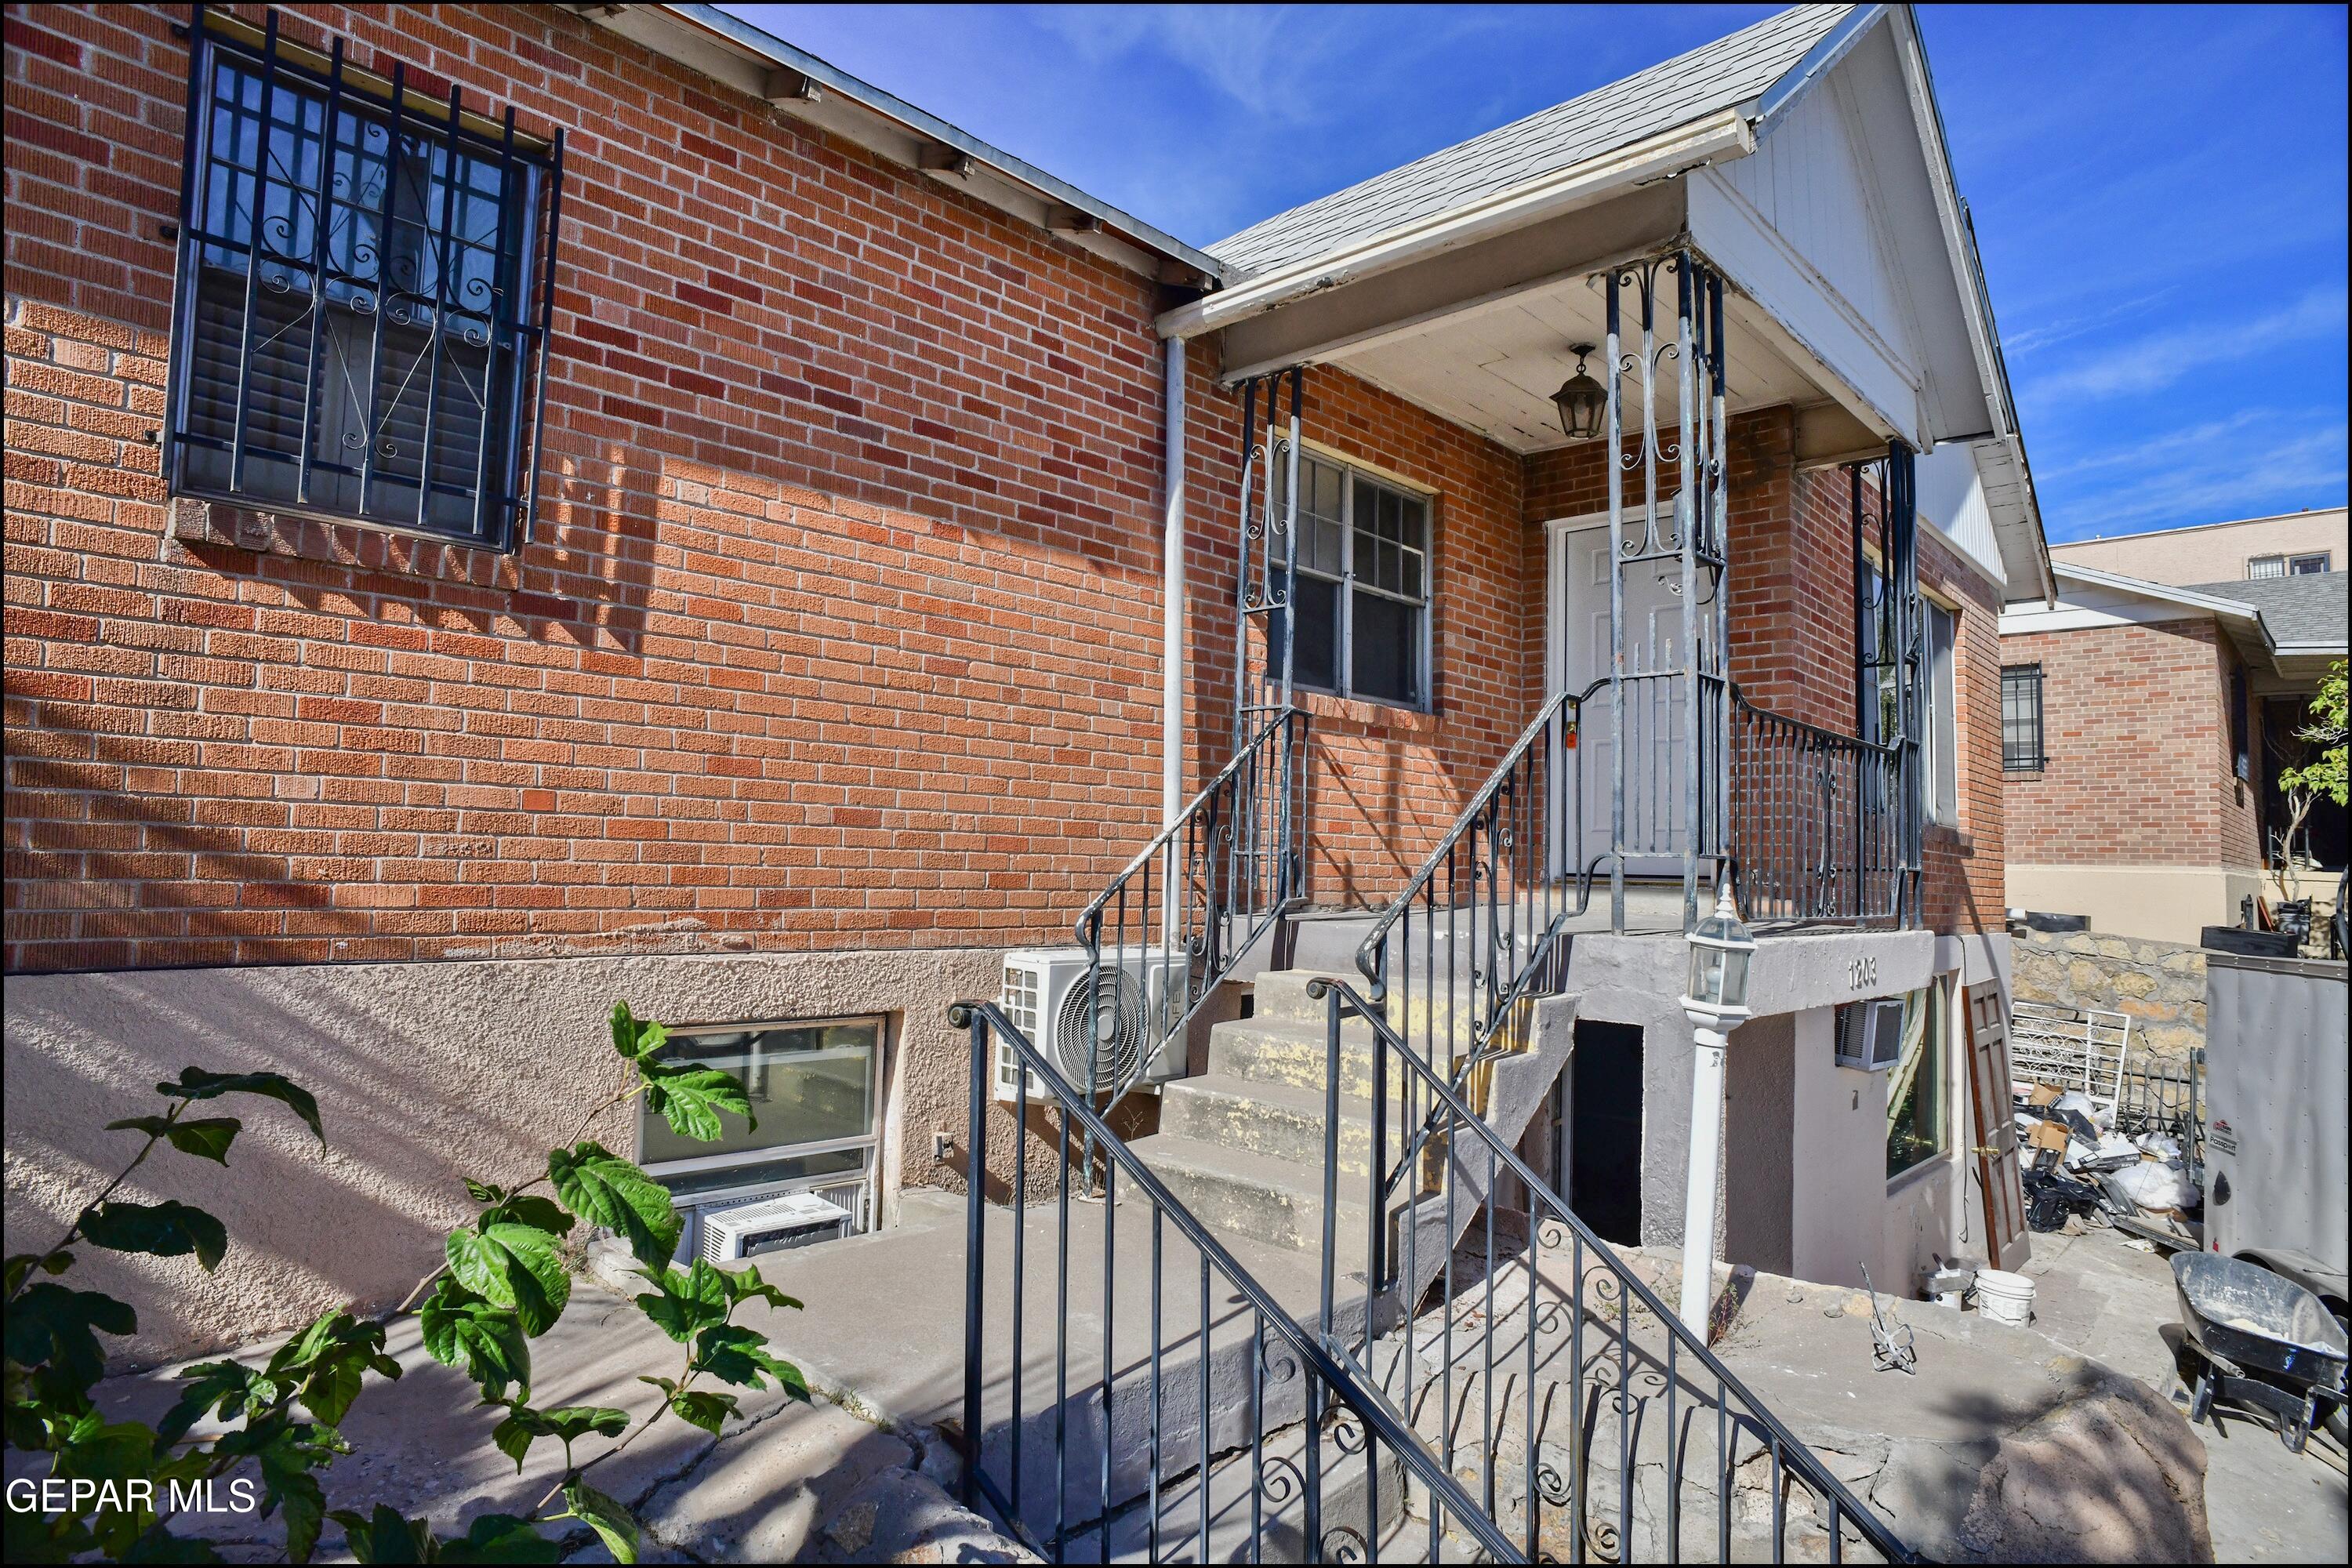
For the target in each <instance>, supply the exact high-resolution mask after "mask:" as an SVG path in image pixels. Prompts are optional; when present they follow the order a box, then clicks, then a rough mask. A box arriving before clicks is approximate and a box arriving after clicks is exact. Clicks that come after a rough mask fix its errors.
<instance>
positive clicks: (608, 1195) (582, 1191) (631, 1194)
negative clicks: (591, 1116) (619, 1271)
mask: <svg viewBox="0 0 2352 1568" xmlns="http://www.w3.org/2000/svg"><path fill="white" fill-rule="evenodd" d="M547 1173H548V1176H549V1178H550V1179H551V1180H552V1181H553V1182H554V1183H555V1195H556V1196H557V1197H560V1198H562V1200H563V1206H564V1207H566V1208H568V1209H570V1210H571V1211H572V1213H573V1214H576V1215H579V1216H580V1217H581V1218H582V1219H584V1220H586V1221H587V1222H588V1223H589V1224H591V1225H601V1226H605V1227H606V1228H608V1229H610V1230H613V1231H615V1232H617V1233H619V1234H620V1235H621V1236H622V1237H625V1239H626V1240H627V1242H628V1244H629V1250H630V1251H631V1252H633V1253H635V1255H636V1258H637V1261H638V1262H640V1263H642V1264H644V1265H645V1266H646V1268H661V1267H662V1266H664V1265H665V1264H667V1262H668V1261H669V1258H670V1255H671V1254H672V1253H674V1252H676V1251H677V1232H678V1225H679V1221H678V1217H677V1211H676V1210H675V1209H673V1208H672V1207H671V1206H670V1201H669V1193H668V1192H667V1189H665V1188H664V1187H663V1186H662V1185H661V1184H660V1183H658V1182H656V1181H655V1180H654V1179H653V1178H652V1177H651V1176H648V1175H646V1173H644V1172H643V1171H640V1170H638V1169H637V1168H636V1167H635V1165H632V1164H631V1163H629V1162H627V1161H626V1160H624V1159H622V1158H621V1157H620V1156H619V1155H618V1154H615V1153H614V1152H611V1151H610V1150H608V1149H606V1148H605V1147H604V1145H602V1144H600V1143H596V1142H591V1141H588V1140H583V1141H582V1142H579V1143H576V1144H574V1145H573V1146H572V1147H571V1148H569V1149H551V1150H549V1151H548V1153H547Z"/></svg>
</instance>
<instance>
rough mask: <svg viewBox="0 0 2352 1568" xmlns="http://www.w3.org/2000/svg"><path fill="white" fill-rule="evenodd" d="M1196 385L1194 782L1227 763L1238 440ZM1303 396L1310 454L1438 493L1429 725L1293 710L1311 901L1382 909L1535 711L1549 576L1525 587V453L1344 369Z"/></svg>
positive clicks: (1316, 703) (1361, 704)
mask: <svg viewBox="0 0 2352 1568" xmlns="http://www.w3.org/2000/svg"><path fill="white" fill-rule="evenodd" d="M1200 357H1201V356H1199V355H1197V354H1196V355H1195V356H1194V359H1195V363H1196V365H1197V362H1198V360H1199V358H1200ZM1192 387H1193V391H1192V395H1191V396H1190V398H1189V401H1188V409H1189V411H1190V413H1191V415H1192V417H1191V419H1190V422H1189V434H1188V437H1187V440H1188V442H1189V444H1190V445H1189V447H1188V452H1189V454H1190V455H1191V458H1192V462H1191V467H1192V476H1193V477H1192V485H1191V488H1190V489H1188V490H1187V493H1186V509H1187V517H1188V527H1189V529H1190V531H1191V535H1192V553H1191V555H1190V556H1189V557H1188V560H1189V562H1190V567H1189V570H1190V572H1191V582H1190V592H1189V595H1188V601H1189V605H1188V607H1189V612H1190V629H1191V653H1192V665H1191V669H1190V674H1191V677H1192V700H1193V703H1194V710H1195V712H1196V713H1198V714H1201V715H1203V716H1205V721H1204V722H1202V724H1201V725H1200V726H1199V728H1198V731H1197V733H1198V734H1199V736H1200V750H1199V751H1198V752H1196V762H1195V773H1194V775H1193V776H1194V781H1195V782H1196V783H1197V782H1198V781H1199V779H1201V778H1202V777H1203V776H1205V773H1206V771H1207V770H1209V769H1213V768H1214V767H1216V766H1218V765H1221V764H1222V763H1223V760H1224V757H1225V755H1226V754H1227V752H1228V746H1227V742H1226V736H1227V734H1228V732H1229V731H1228V730H1227V728H1226V726H1227V725H1228V724H1229V722H1230V715H1231V713H1232V702H1233V679H1234V678H1233V649H1234V593H1235V585H1234V573H1235V567H1236V563H1237V562H1238V560H1239V554H1238V548H1239V547H1238V529H1239V510H1238V505H1237V501H1236V499H1235V498H1236V496H1237V493H1238V489H1239V486H1240V482H1241V439H1242V432H1241V405H1240V402H1239V400H1238V398H1237V397H1236V396H1235V395H1234V394H1233V393H1230V392H1226V391H1223V390H1222V389H1219V388H1217V387H1216V386H1215V385H1214V384H1213V375H1211V374H1209V372H1208V370H1207V369H1206V368H1205V367H1203V368H1202V369H1200V370H1199V372H1198V373H1197V374H1196V376H1195V379H1194V381H1193V383H1192ZM1306 389H1307V397H1306V404H1305V407H1304V411H1303V415H1302V418H1301V430H1302V433H1303V434H1304V436H1305V437H1306V438H1307V439H1308V440H1311V441H1314V442H1317V443H1318V444H1320V445H1321V446H1322V447H1326V448H1328V449H1329V450H1330V451H1332V452H1336V453H1338V454H1339V455H1341V456H1342V457H1344V458H1353V459H1355V460H1356V461H1357V462H1359V463H1360V464H1363V465H1366V466H1368V467H1370V468H1377V469H1385V470H1387V471H1388V472H1390V473H1391V474H1394V475H1397V476H1399V477H1401V478H1402V479H1408V480H1411V481H1412V482H1413V483H1415V484H1418V485H1422V486H1424V487H1426V488H1428V489H1433V490H1434V491H1435V492H1436V494H1435V497H1434V499H1433V504H1432V514H1431V526H1432V529H1433V534H1434V540H1433V545H1434V555H1435V560H1434V563H1433V571H1432V576H1431V583H1432V589H1433V610H1432V615H1433V621H1432V626H1431V643H1432V651H1431V659H1432V664H1433V671H1434V680H1433V685H1432V693H1433V702H1432V704H1431V710H1430V711H1428V712H1425V713H1424V712H1414V711H1412V710H1406V709H1402V708H1398V707H1393V706H1391V705H1387V704H1383V703H1377V702H1369V701H1361V700H1342V699H1339V698H1335V697H1328V696H1323V695H1320V694H1314V693H1302V694H1301V695H1300V697H1299V702H1300V706H1302V707H1304V708H1305V709H1306V710H1307V713H1308V715H1309V720H1308V725H1309V729H1308V733H1309V736H1310V742H1309V745H1310V751H1311V754H1312V756H1313V767H1312V769H1311V771H1310V773H1309V775H1308V780H1307V790H1308V795H1309V800H1310V807H1311V810H1312V814H1313V822H1314V827H1315V838H1314V842H1313V843H1312V844H1311V845H1310V847H1309V866H1308V873H1307V874H1308V879H1309V887H1308V896H1309V898H1310V899H1311V900H1313V901H1314V902H1316V903H1318V904H1321V905H1327V906H1361V905H1366V904H1376V903H1379V904H1384V903H1386V902H1387V901H1388V900H1390V899H1391V898H1393V897H1395V896H1396V895H1397V894H1398V893H1400V892H1402V890H1403V889H1404V886H1405V884H1406V882H1407V881H1408V880H1409V879H1410V878H1411V876H1412V871H1413V870H1414V868H1416V867H1418V866H1419V864H1420V862H1421V860H1422V859H1423V857H1424V856H1425V855H1426V854H1427V852H1428V851H1429V849H1430V848H1431V847H1433V846H1434V845H1435V843H1436V841H1437V839H1438V838H1439V837H1442V836H1443V835H1444V831H1445V829H1446V828H1447V827H1448V826H1451V825H1452V824H1453V822H1454V817H1455V816H1456V815H1457V814H1458V813H1459V812H1460V810H1461V808H1462V807H1463V805H1465V804H1466V803H1467V802H1468V799H1469V797H1470V795H1472V794H1473V793H1475V791H1476V789H1477V787H1478V786H1479V785H1480V784H1483V783H1484V782H1485V781H1486V775H1487V773H1489V772H1490V771H1491V770H1492V769H1493V767H1494V765H1495V763H1496V762H1497V761H1498V760H1500V758H1501V756H1502V754H1503V752H1504V751H1505V750H1506V749H1507V748H1508V747H1509V745H1510V743H1511V742H1512V741H1513V740H1515V739H1517V735H1518V732H1519V731H1520V729H1521V728H1522V727H1523V726H1524V725H1525V724H1526V722H1527V721H1528V718H1529V717H1530V716H1531V715H1532V712H1533V705H1534V703H1535V702H1537V701H1538V700H1540V699H1541V696H1542V686H1543V674H1542V668H1541V666H1540V665H1539V664H1538V665H1536V666H1534V667H1533V668H1532V670H1531V669H1530V667H1529V664H1528V657H1529V655H1530V653H1532V652H1538V651H1539V648H1540V641H1539V639H1540V637H1541V626H1542V618H1543V576H1542V563H1541V560H1540V557H1539V555H1538V557H1537V558H1536V559H1535V561H1534V563H1533V567H1532V571H1533V576H1532V577H1530V576H1528V573H1529V571H1530V564H1529V556H1528V550H1527V544H1526V531H1525V529H1524V527H1523V525H1522V523H1521V521H1520V510H1521V509H1520V492H1519V485H1520V461H1519V458H1518V457H1517V454H1515V453H1513V452H1511V451H1509V450H1508V449H1507V448H1505V447H1500V446H1497V445H1496V444H1495V443H1494V442H1492V441H1488V440H1486V438H1485V437H1480V436H1478V435H1476V434H1475V433H1474V432H1472V431H1469V430H1465V429H1464V428H1462V427H1461V426H1457V425H1453V424H1450V423H1448V422H1447V421H1445V420H1443V419H1440V418H1438V417H1437V416H1434V415H1432V414H1429V413H1426V412H1424V411H1423V410H1422V409H1420V408H1417V407H1415V406H1413V405H1411V404H1409V403H1406V402H1404V401H1402V399H1400V398H1398V397H1396V396H1394V395H1391V394H1390V393H1387V392H1384V391H1382V390H1381V389H1380V388H1378V387H1374V386H1371V385H1370V384H1367V383H1364V382H1361V381H1359V380H1357V379H1356V378H1355V377H1353V376H1350V375H1349V374H1346V373H1345V372H1343V371H1339V370H1334V369H1329V368H1326V367H1321V366H1318V367H1315V368H1313V369H1310V370H1309V371H1307V378H1306ZM1286 396H1287V394H1286ZM1287 406H1288V405H1287V402H1286V403H1285V405H1284V408H1285V413H1286V411H1287ZM1204 467H1205V468H1206V470H1207V471H1206V472H1205V473H1204V472H1203V468H1204ZM1531 621H1532V625H1533V626H1534V627H1535V631H1534V633H1533V639H1531V637H1530V634H1529V630H1528V627H1529V625H1530V622H1531ZM1253 648H1254V650H1255V651H1254V652H1253V654H1252V656H1251V657H1252V660H1253V665H1254V667H1262V664H1263V658H1264V652H1263V647H1262V646H1261V645H1260V644H1259V642H1258V641H1257V639H1256V638H1255V637H1254V638H1253Z"/></svg>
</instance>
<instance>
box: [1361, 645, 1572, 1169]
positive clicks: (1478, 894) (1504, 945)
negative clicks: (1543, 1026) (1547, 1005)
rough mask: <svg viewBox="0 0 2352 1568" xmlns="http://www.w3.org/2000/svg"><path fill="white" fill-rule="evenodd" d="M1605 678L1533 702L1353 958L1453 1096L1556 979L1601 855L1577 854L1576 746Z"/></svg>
mask: <svg viewBox="0 0 2352 1568" xmlns="http://www.w3.org/2000/svg"><path fill="white" fill-rule="evenodd" d="M1606 684H1607V682H1606V681H1596V682H1594V683H1593V685H1592V686H1591V687H1588V688H1587V689H1585V690H1584V691H1582V692H1565V691H1564V692H1562V693H1560V694H1559V696H1557V697H1555V698H1553V699H1551V700H1549V702H1546V703H1545V704H1544V706H1543V708H1542V710H1540V711H1539V712H1538V713H1537V715H1536V717H1535V719H1534V720H1533V721H1531V722H1529V723H1528V727H1527V728H1526V729H1525V730H1523V731H1520V732H1519V738H1518V740H1517V742H1514V743H1513V745H1512V747H1511V749H1510V750H1509V751H1508V752H1505V753H1504V756H1503V760H1502V761H1501V762H1500V763H1496V766H1495V769H1494V771H1493V772H1492V773H1488V774H1487V776H1486V783H1485V784H1482V785H1480V786H1479V789H1478V793H1477V794H1476V795H1473V796H1472V797H1471V800H1470V804H1469V805H1468V806H1467V807H1466V808H1465V810H1464V811H1463V812H1462V814H1461V816H1458V817H1456V818H1455V819H1454V826H1452V827H1451V828H1449V829H1448V830H1447V832H1446V835H1445V837H1444V838H1443V839H1441V840H1439V841H1438V845H1437V847H1436V848H1435V849H1433V850H1432V851H1431V852H1430V854H1429V857H1428V858H1426V859H1425V860H1423V862H1422V865H1421V868H1420V869H1419V870H1417V871H1416V872H1414V874H1413V878H1412V881H1411V882H1410V883H1408V884H1407V885H1406V888H1405V890H1404V892H1403V893H1402V895H1401V896H1399V897H1398V898H1397V899H1396V900H1394V901H1393V902H1391V904H1390V905H1389V907H1388V908H1387V909H1386V910H1383V911H1382V912H1381V916H1380V918H1379V919H1378V920H1377V921H1374V922H1373V924H1372V928H1371V930H1370V931H1369V932H1367V933H1366V934H1365V936H1364V939H1363V942H1361V943H1360V945H1359V946H1358V948H1357V950H1356V968H1357V970H1358V971H1359V972H1360V973H1362V975H1363V976H1364V978H1365V980H1366V981H1367V982H1368V983H1369V994H1370V995H1371V997H1372V998H1373V1000H1374V1001H1375V1002H1377V1003H1379V1004H1381V1005H1382V1006H1384V1007H1385V1008H1386V1009H1387V1015H1386V1016H1387V1017H1388V1018H1389V1020H1390V1021H1391V1024H1392V1025H1393V1026H1394V1027H1396V1028H1397V1029H1398V1030H1399V1031H1401V1035H1402V1038H1404V1039H1406V1040H1407V1041H1409V1042H1410V1044H1409V1046H1408V1047H1407V1048H1409V1049H1411V1050H1412V1052H1413V1053H1414V1058H1415V1059H1416V1060H1417V1061H1419V1062H1421V1063H1423V1064H1424V1065H1425V1066H1427V1067H1429V1068H1432V1069H1433V1070H1434V1071H1435V1072H1436V1073H1437V1074H1438V1075H1439V1076H1440V1077H1442V1078H1444V1079H1445V1080H1446V1082H1447V1083H1448V1084H1449V1085H1451V1086H1452V1087H1453V1089H1454V1090H1455V1091H1456V1092H1457V1093H1458V1092H1461V1091H1462V1090H1463V1089H1465V1087H1466V1086H1467V1084H1468V1083H1469V1081H1470V1079H1471V1076H1472V1075H1473V1074H1474V1073H1475V1072H1476V1070H1477V1069H1478V1068H1479V1067H1480V1066H1482V1065H1483V1064H1485V1063H1486V1062H1488V1061H1491V1060H1492V1059H1494V1058H1496V1057H1497V1056H1499V1055H1502V1054H1505V1053H1507V1052H1509V1051H1511V1050H1515V1049H1517V1043H1518V1042H1517V1026H1518V1025H1519V1024H1520V1023H1521V1022H1523V1020H1524V1016H1525V1013H1526V1010H1527V1008H1528V1005H1530V1004H1531V1003H1532V1001H1533V999H1534V998H1536V997H1538V996H1543V995H1549V994H1552V993H1554V992H1556V991H1558V990H1559V987H1560V984H1561V983H1562V982H1563V981H1564V980H1565V978H1566V976H1567V968H1568V950H1569V943H1568V938H1567V934H1566V928H1567V925H1568V923H1569V922H1570V921H1572V920H1574V919H1575V918H1576V917H1577V916H1579V915H1580V914H1582V913H1583V912H1584V911H1585V910H1586V909H1587V908H1588V907H1589V906H1590V904H1591V896H1592V872H1593V867H1594V865H1595V864H1597V861H1598V859H1599V858H1605V856H1604V857H1598V858H1596V859H1595V860H1594V861H1587V860H1586V858H1585V857H1584V810H1585V803H1584V793H1585V792H1584V783H1583V777H1582V772H1581V769H1580V758H1581V756H1582V752H1581V751H1580V747H1579V745H1578V741H1579V738H1580V737H1579V731H1580V721H1581V718H1582V714H1583V705H1584V702H1585V701H1586V700H1588V699H1589V698H1591V695H1592V693H1593V692H1595V691H1598V690H1600V689H1601V687H1602V686H1605V685H1606ZM1407 1089H1408V1096H1409V1098H1410V1094H1411V1087H1410V1086H1407ZM1408 1109H1411V1108H1410V1107H1409V1108H1408ZM1407 1124H1408V1125H1412V1124H1413V1123H1412V1120H1411V1119H1410V1118H1408V1121H1407ZM1405 1163H1407V1164H1409V1163H1410V1162H1409V1161H1408V1162H1405ZM1400 1168H1402V1166H1401V1167H1400Z"/></svg>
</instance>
